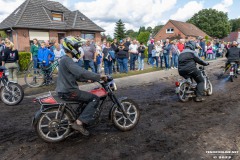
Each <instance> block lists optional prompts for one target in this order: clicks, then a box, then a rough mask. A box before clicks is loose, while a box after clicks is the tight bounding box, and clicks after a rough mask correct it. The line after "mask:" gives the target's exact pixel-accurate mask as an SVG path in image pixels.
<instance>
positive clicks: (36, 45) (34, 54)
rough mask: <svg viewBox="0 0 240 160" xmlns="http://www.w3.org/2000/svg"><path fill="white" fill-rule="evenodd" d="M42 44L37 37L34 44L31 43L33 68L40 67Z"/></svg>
mask: <svg viewBox="0 0 240 160" xmlns="http://www.w3.org/2000/svg"><path fill="white" fill-rule="evenodd" d="M39 48H40V46H39V43H38V40H37V39H36V38H35V39H33V44H32V45H31V48H30V52H31V53H32V54H31V61H33V68H35V69H36V68H38V50H39Z"/></svg>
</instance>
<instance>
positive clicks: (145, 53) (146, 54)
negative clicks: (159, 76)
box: [144, 47, 148, 58]
mask: <svg viewBox="0 0 240 160" xmlns="http://www.w3.org/2000/svg"><path fill="white" fill-rule="evenodd" d="M144 55H145V58H148V48H147V47H146V49H145V51H144Z"/></svg>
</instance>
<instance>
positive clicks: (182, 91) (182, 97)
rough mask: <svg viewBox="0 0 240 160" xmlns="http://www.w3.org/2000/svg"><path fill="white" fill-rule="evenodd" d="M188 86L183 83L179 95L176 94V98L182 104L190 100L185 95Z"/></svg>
mask: <svg viewBox="0 0 240 160" xmlns="http://www.w3.org/2000/svg"><path fill="white" fill-rule="evenodd" d="M189 87H190V86H189V84H188V83H183V84H182V85H181V86H180V90H179V93H178V98H179V100H180V101H182V102H187V101H189V100H190V98H189V97H188V95H187V94H186V92H187V91H188V90H189Z"/></svg>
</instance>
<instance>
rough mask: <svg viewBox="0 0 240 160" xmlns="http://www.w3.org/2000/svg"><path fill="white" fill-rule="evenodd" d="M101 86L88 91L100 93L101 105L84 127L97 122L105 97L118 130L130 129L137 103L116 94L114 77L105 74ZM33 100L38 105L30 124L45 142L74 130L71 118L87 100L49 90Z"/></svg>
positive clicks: (73, 119) (98, 94) (75, 115)
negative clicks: (66, 99)
mask: <svg viewBox="0 0 240 160" xmlns="http://www.w3.org/2000/svg"><path fill="white" fill-rule="evenodd" d="M98 83H99V84H100V85H101V87H98V88H95V89H93V90H91V91H90V93H92V94H95V95H97V96H98V97H100V100H101V101H100V105H99V106H98V108H97V111H96V112H95V115H94V117H95V123H94V124H91V125H89V126H86V128H90V127H95V126H96V125H97V124H99V122H100V119H101V118H100V117H101V113H102V111H103V108H104V107H103V104H104V102H105V101H106V100H107V99H110V100H111V101H112V105H111V107H110V111H109V119H110V122H112V124H113V125H114V127H115V128H117V129H118V130H120V131H130V130H131V129H133V128H134V127H135V126H136V125H137V124H138V121H139V118H140V111H139V107H138V105H137V104H136V103H135V102H134V101H133V100H130V99H128V98H127V97H122V98H119V99H118V98H117V97H116V96H115V94H114V91H116V90H117V87H116V84H115V82H114V80H113V79H112V78H110V77H108V79H107V81H106V82H98ZM34 101H35V102H38V103H39V104H40V105H41V108H40V110H39V111H38V112H37V113H36V114H35V116H34V118H33V121H32V125H33V126H34V128H35V131H36V133H37V135H38V136H39V137H40V138H41V139H42V140H43V141H45V142H50V143H54V142H60V141H63V140H64V139H66V138H67V137H69V136H71V135H72V134H74V133H75V132H76V131H74V130H73V129H72V124H73V122H75V121H76V119H77V118H78V117H79V116H80V114H81V113H82V111H83V110H84V108H85V107H86V105H87V104H85V103H84V102H80V103H79V102H70V101H64V100H62V99H60V98H59V97H58V96H54V95H52V94H51V93H49V94H48V95H45V96H41V97H37V98H36V99H35V100H34Z"/></svg>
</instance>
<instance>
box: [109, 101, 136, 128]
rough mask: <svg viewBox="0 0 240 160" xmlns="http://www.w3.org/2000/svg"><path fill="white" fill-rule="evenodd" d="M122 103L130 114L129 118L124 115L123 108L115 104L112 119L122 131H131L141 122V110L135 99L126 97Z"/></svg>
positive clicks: (115, 125)
mask: <svg viewBox="0 0 240 160" xmlns="http://www.w3.org/2000/svg"><path fill="white" fill-rule="evenodd" d="M121 104H122V105H123V107H124V110H125V112H126V113H127V115H128V118H126V117H125V116H124V115H123V112H122V111H121V109H120V108H119V107H117V106H114V108H113V110H112V121H113V124H114V127H115V128H117V129H118V130H120V131H124V132H125V131H130V130H132V129H133V128H134V127H135V126H136V125H137V124H138V122H139V118H140V110H139V107H138V105H137V103H135V102H134V101H133V100H131V99H126V100H123V101H121Z"/></svg>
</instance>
